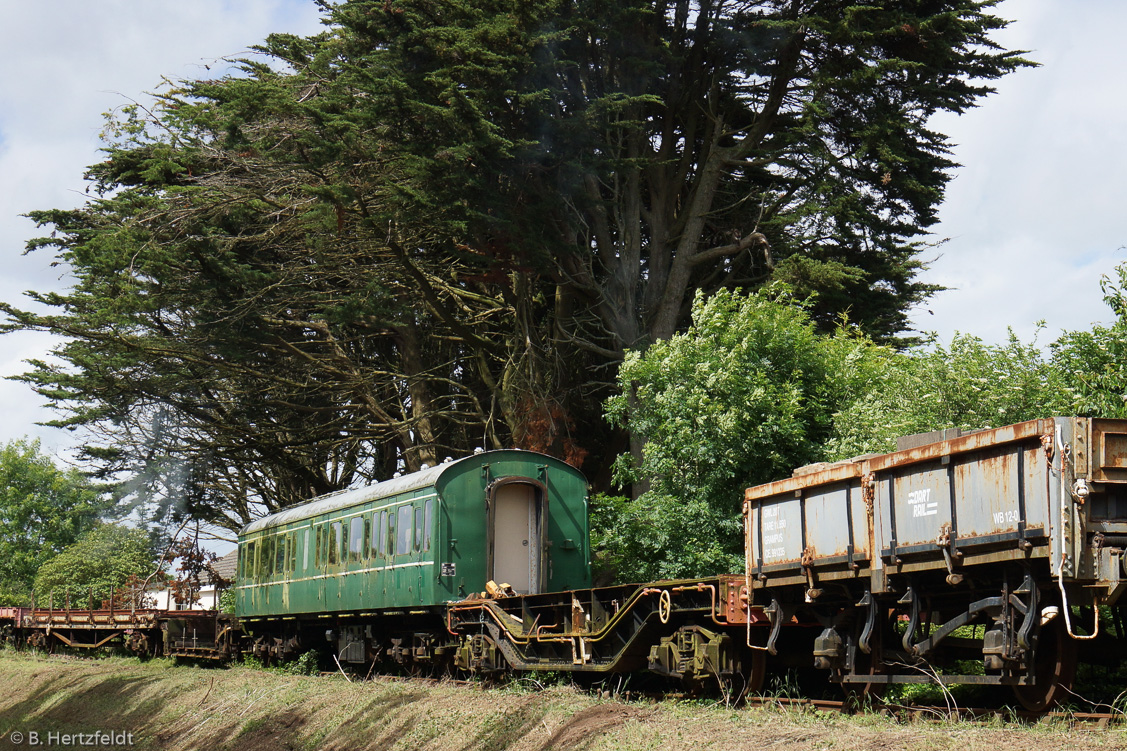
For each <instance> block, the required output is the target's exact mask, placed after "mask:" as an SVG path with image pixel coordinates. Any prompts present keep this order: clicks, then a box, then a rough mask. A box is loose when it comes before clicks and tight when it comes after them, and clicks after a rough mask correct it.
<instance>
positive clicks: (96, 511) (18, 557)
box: [0, 440, 106, 605]
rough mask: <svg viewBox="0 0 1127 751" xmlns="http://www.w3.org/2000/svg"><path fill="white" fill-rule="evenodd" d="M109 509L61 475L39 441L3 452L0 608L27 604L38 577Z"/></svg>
mask: <svg viewBox="0 0 1127 751" xmlns="http://www.w3.org/2000/svg"><path fill="white" fill-rule="evenodd" d="M105 509H106V502H105V500H104V499H103V497H102V495H101V494H100V493H99V491H98V490H97V488H95V487H94V486H92V485H91V484H90V483H89V481H87V479H86V478H85V477H84V476H83V475H82V474H80V473H79V472H78V471H76V470H73V469H72V470H67V471H64V470H61V469H59V468H58V467H57V466H56V465H55V464H54V462H52V461H51V459H50V458H49V457H46V456H44V455H43V454H41V453H40V452H39V442H38V441H27V440H22V441H12V442H10V443H8V444H6V445H4V446H3V447H2V448H0V605H27V604H28V601H29V599H30V596H31V591H32V583H33V581H34V579H35V572H36V571H37V570H38V569H39V567H40V566H42V565H43V563H44V562H45V561H47V560H48V559H50V558H51V557H52V556H54V555H56V554H58V553H59V552H60V551H62V550H63V549H64V548H65V547H67V546H68V545H70V544H72V543H73V542H74V541H75V540H76V539H77V538H78V536H79V535H80V534H81V533H82V532H84V531H85V530H87V529H89V528H90V527H91V526H93V525H94V524H95V523H96V521H97V518H98V516H99V515H100V514H101V513H102V512H103V511H104V510H105Z"/></svg>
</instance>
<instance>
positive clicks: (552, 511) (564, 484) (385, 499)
mask: <svg viewBox="0 0 1127 751" xmlns="http://www.w3.org/2000/svg"><path fill="white" fill-rule="evenodd" d="M588 541H589V529H588V519H587V482H586V479H585V478H584V476H583V475H582V473H580V472H579V471H578V470H576V469H574V468H573V467H571V466H569V465H567V464H565V463H564V462H561V461H559V460H557V459H553V458H551V457H549V456H545V455H543V454H537V453H533V452H529V451H520V450H503V451H487V452H482V453H478V454H475V455H473V456H468V457H465V458H463V459H458V460H456V461H447V462H445V463H443V464H440V465H438V466H435V467H431V468H429V469H425V470H422V471H420V472H414V473H412V474H409V475H404V476H402V477H397V478H395V479H392V480H387V481H385V482H381V483H377V484H375V485H370V486H367V487H363V488H359V489H355V490H346V491H341V492H338V493H333V494H330V495H325V496H321V497H319V498H315V499H313V500H312V501H310V502H309V503H306V504H303V505H301V506H296V507H294V508H290V509H286V510H284V511H281V512H278V513H276V514H273V515H271V516H267V517H265V518H263V519H259V520H257V521H255V522H253V523H251V524H249V525H247V526H246V527H245V528H244V529H243V530H242V532H241V533H240V534H239V571H238V575H237V580H236V593H237V605H236V611H237V613H238V614H239V615H240V616H241V617H244V618H251V619H255V618H259V617H268V616H301V615H312V614H325V613H340V614H345V613H359V612H360V611H364V612H371V611H378V610H387V609H397V608H419V607H427V606H432V605H439V604H441V603H444V602H448V601H451V600H459V599H462V598H464V597H466V596H467V595H469V594H472V593H474V592H481V591H482V590H483V589H484V588H485V584H486V582H487V581H489V580H493V581H496V582H498V583H508V584H510V585H511V586H512V587H513V589H514V590H515V591H516V592H518V593H521V594H539V593H541V592H553V591H560V590H566V589H578V588H585V587H589V586H590V565H589V549H588V545H589V542H588Z"/></svg>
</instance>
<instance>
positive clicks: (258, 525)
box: [239, 449, 548, 536]
mask: <svg viewBox="0 0 1127 751" xmlns="http://www.w3.org/2000/svg"><path fill="white" fill-rule="evenodd" d="M483 453H485V454H493V453H497V454H500V453H506V454H508V453H521V454H535V453H536V452H534V451H524V450H522V449H501V450H499V451H486V452H483ZM481 455H482V454H474V455H472V456H464V457H462V458H461V459H454V460H451V461H446V462H443V463H442V464H437V465H435V466H433V467H428V468H427V469H423V470H420V471H418V472H412V473H411V474H409V475H403V476H402V477H394V478H392V479H390V480H384V481H383V482H377V483H376V484H375V485H365V486H364V487H362V488H354V489H352V490H338V491H337V492H335V493H328V494H326V495H322V496H318V497H317V498H314V499H313V500H311V501H309V502H308V503H303V504H301V505H300V506H293V507H292V508H288V509H283V510H282V511H279V512H277V513H275V514H270V515H269V516H264V517H262V518H261V519H256V520H254V521H253V522H251V523H250V524H248V525H246V526H245V527H243V529H242V531H240V532H239V535H240V536H242V535H247V534H251V533H253V532H259V531H261V530H264V529H270V528H272V527H277V526H280V525H284V524H290V523H292V522H296V521H301V520H302V519H309V518H311V517H314V516H320V515H321V514H326V513H329V512H330V511H338V510H340V509H346V508H351V507H352V506H357V505H360V504H362V503H368V502H369V501H376V500H379V499H381V498H391V497H393V496H397V495H400V494H402V493H409V492H411V491H412V490H421V489H422V488H429V487H431V486H433V485H435V484H436V483H437V482H438V480H439V478H440V477H441V476H442V475H443V474H444V473H445V472H446V471H447V470H449V469H451V468H453V467H454V466H455V465H458V464H461V463H463V462H466V461H469V460H471V459H474V458H478V457H480V456H481ZM545 458H548V457H546V456H545Z"/></svg>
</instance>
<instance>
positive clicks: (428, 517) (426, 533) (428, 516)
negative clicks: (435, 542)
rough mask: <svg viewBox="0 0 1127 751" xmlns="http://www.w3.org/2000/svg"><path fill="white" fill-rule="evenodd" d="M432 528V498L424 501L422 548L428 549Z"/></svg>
mask: <svg viewBox="0 0 1127 751" xmlns="http://www.w3.org/2000/svg"><path fill="white" fill-rule="evenodd" d="M433 530H434V499H433V498H431V499H430V500H429V501H427V503H426V512H425V513H424V515H423V550H430V538H431V532H432V531H433Z"/></svg>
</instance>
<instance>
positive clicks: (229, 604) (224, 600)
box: [219, 587, 236, 615]
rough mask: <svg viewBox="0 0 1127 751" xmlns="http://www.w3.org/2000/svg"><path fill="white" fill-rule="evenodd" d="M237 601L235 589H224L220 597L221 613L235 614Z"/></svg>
mask: <svg viewBox="0 0 1127 751" xmlns="http://www.w3.org/2000/svg"><path fill="white" fill-rule="evenodd" d="M235 601H236V596H235V588H234V587H227V589H224V590H223V592H222V593H221V594H220V595H219V612H220V613H230V614H232V615H233V614H234V613H235Z"/></svg>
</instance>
